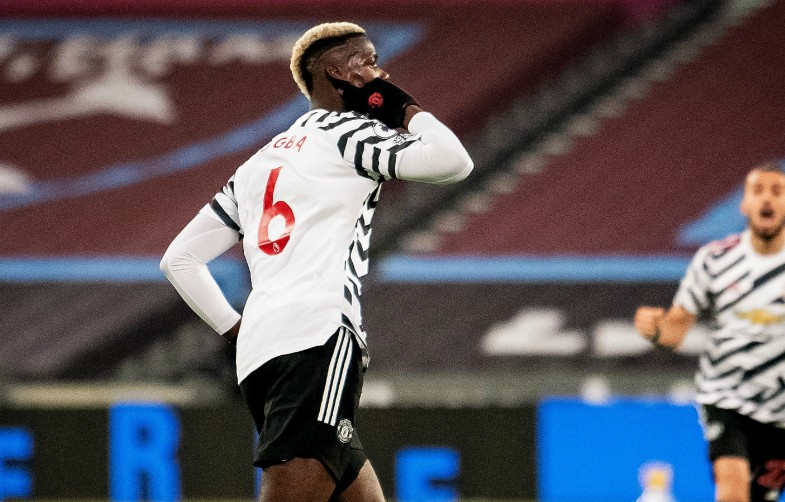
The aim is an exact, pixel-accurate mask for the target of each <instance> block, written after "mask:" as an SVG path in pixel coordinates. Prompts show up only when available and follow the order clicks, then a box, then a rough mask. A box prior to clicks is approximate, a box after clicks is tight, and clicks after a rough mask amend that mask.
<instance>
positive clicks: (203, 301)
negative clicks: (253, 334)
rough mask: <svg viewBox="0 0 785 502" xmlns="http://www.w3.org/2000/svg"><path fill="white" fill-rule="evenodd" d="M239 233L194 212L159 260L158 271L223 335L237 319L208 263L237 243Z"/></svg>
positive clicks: (195, 310)
mask: <svg viewBox="0 0 785 502" xmlns="http://www.w3.org/2000/svg"><path fill="white" fill-rule="evenodd" d="M239 238H240V234H239V232H238V231H237V230H234V229H232V228H229V227H227V226H226V225H224V224H223V223H221V222H220V221H218V220H217V219H214V218H211V217H210V216H207V215H205V214H197V215H196V217H195V218H194V219H193V220H191V222H190V223H188V225H186V227H185V228H184V229H183V230H182V231H181V232H180V233H179V234H178V235H177V237H175V239H174V240H173V241H172V243H171V244H170V245H169V248H168V249H167V250H166V253H164V256H163V258H162V259H161V271H162V272H163V273H164V274H165V275H166V278H167V279H169V281H170V282H171V283H172V285H174V287H175V289H176V290H177V292H178V293H180V296H182V297H183V299H184V300H185V301H186V303H188V305H189V306H190V307H191V308H192V309H193V310H194V312H196V313H197V314H198V315H199V317H201V318H202V319H203V320H204V321H205V322H206V323H207V324H209V325H210V327H212V328H213V329H214V330H215V331H217V332H218V333H220V334H224V333H226V332H227V331H229V329H230V328H231V327H232V326H234V325H235V324H236V323H237V321H239V320H240V314H238V313H237V311H235V310H234V309H233V308H232V306H231V305H229V302H228V301H227V300H226V297H224V295H223V293H222V292H221V289H220V288H219V287H218V283H216V282H215V279H214V278H213V276H212V275H211V274H210V271H209V270H208V268H207V263H208V262H209V261H210V260H213V259H215V258H217V257H218V256H220V255H221V254H223V253H224V252H226V251H227V250H229V249H230V248H231V247H232V246H234V245H235V244H237V241H238V240H239Z"/></svg>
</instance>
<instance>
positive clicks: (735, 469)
mask: <svg viewBox="0 0 785 502" xmlns="http://www.w3.org/2000/svg"><path fill="white" fill-rule="evenodd" d="M713 467H714V483H715V486H716V490H715V493H716V495H715V500H716V501H717V502H750V463H749V462H748V461H747V459H746V458H742V457H719V458H717V460H715V461H714V466H713Z"/></svg>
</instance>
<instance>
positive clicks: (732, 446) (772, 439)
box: [701, 405, 785, 501]
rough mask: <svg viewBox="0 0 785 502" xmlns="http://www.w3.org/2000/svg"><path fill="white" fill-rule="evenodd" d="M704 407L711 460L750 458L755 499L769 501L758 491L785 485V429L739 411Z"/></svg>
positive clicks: (704, 421) (703, 419) (704, 422)
mask: <svg viewBox="0 0 785 502" xmlns="http://www.w3.org/2000/svg"><path fill="white" fill-rule="evenodd" d="M702 408H703V410H702V417H701V421H702V422H703V423H702V425H703V432H704V436H705V437H706V440H707V441H708V443H709V458H710V459H711V461H712V462H714V461H715V460H717V459H718V458H719V457H742V458H746V459H747V460H748V461H749V463H750V470H751V471H752V500H753V501H755V500H768V499H767V498H766V497H764V496H762V495H758V496H756V493H757V494H762V493H768V492H770V491H771V490H775V491H781V490H782V488H783V486H784V485H785V429H782V428H780V427H777V426H776V425H771V424H764V423H761V422H758V421H757V420H753V419H752V418H750V417H748V416H746V415H742V414H740V413H738V412H737V411H735V410H726V409H723V408H717V407H716V406H706V405H704V406H703V407H702ZM768 496H769V497H771V496H773V495H771V494H769V495H768ZM776 500H778V499H776Z"/></svg>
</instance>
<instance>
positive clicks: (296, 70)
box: [289, 22, 365, 99]
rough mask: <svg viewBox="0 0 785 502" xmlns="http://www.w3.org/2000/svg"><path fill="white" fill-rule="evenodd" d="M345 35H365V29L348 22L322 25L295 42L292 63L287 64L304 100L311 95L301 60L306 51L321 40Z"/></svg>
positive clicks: (310, 30)
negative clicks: (303, 95)
mask: <svg viewBox="0 0 785 502" xmlns="http://www.w3.org/2000/svg"><path fill="white" fill-rule="evenodd" d="M347 35H365V29H363V28H362V27H361V26H359V25H356V24H354V23H349V22H337V23H322V24H319V25H317V26H314V27H313V28H311V29H309V30H308V31H306V32H305V33H303V35H302V36H301V37H300V38H299V39H298V40H297V42H295V44H294V47H293V48H292V61H291V63H290V64H289V68H290V69H291V70H292V76H293V77H294V81H295V82H296V83H297V87H299V88H300V91H301V92H302V93H303V94H305V97H306V98H308V99H311V93H310V91H309V90H308V85H307V84H306V81H305V76H304V75H303V58H304V57H305V56H306V54H307V52H308V49H310V48H311V47H313V45H314V44H315V43H316V42H319V41H321V40H327V39H330V38H338V37H345V36H347ZM306 71H307V70H306Z"/></svg>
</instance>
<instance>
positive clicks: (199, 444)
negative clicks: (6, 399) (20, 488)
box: [0, 403, 537, 500]
mask: <svg viewBox="0 0 785 502" xmlns="http://www.w3.org/2000/svg"><path fill="white" fill-rule="evenodd" d="M158 407H159V408H163V409H165V410H169V411H171V414H172V416H174V417H176V422H177V424H178V425H179V441H177V444H176V447H175V448H176V453H175V455H176V464H177V466H178V467H179V474H178V475H179V479H180V487H179V490H181V495H182V497H183V498H184V499H195V498H224V499H225V498H242V499H250V498H252V497H253V494H254V486H255V485H254V483H255V481H254V480H255V471H256V470H255V469H253V468H252V467H251V458H252V454H253V441H254V431H253V425H252V423H251V421H250V419H249V417H248V414H247V412H246V411H245V409H244V408H243V407H242V405H241V404H239V403H234V404H232V405H229V406H213V407H181V408H169V407H163V406H158ZM112 410H113V408H102V409H54V410H51V409H46V410H44V409H14V408H4V409H2V410H0V431H3V430H22V431H25V432H26V433H27V434H28V435H29V436H31V437H32V440H33V445H32V453H31V455H30V456H29V457H27V459H26V460H23V461H19V459H17V460H13V457H12V458H11V459H9V458H6V459H5V461H4V459H3V458H0V467H2V468H3V469H6V471H5V472H12V470H13V469H16V472H17V473H19V472H24V473H27V474H28V475H29V477H30V479H31V481H32V489H31V493H30V495H31V497H29V498H32V499H61V500H62V499H104V500H105V499H106V498H107V495H108V494H109V493H110V481H109V480H110V477H111V476H112V469H113V467H112V466H111V464H112V460H111V459H110V457H111V456H112V455H113V453H112V449H113V446H112V445H111V444H110V442H112V441H115V442H116V435H117V434H118V433H119V434H122V431H117V430H114V431H113V430H111V429H112V426H111V424H110V422H111V419H110V415H111V414H112V413H113V411H112ZM115 427H116V425H115ZM357 428H358V430H359V431H360V434H361V439H362V441H363V444H364V445H365V447H366V450H367V451H368V453H369V456H370V457H371V461H372V462H373V463H374V467H375V469H376V471H377V473H378V475H379V478H380V480H381V482H382V485H383V488H384V490H385V492H386V493H387V494H389V495H393V494H394V493H395V492H396V487H395V485H394V484H395V476H396V473H395V458H396V454H397V453H398V452H400V451H402V450H403V449H405V448H407V447H436V448H448V449H450V450H452V451H455V452H457V453H458V455H459V457H460V469H459V474H458V476H457V477H456V479H455V480H454V481H453V482H452V484H451V485H450V489H453V490H455V491H456V492H457V493H458V494H460V495H461V496H462V497H484V498H493V499H534V498H535V489H536V485H537V483H536V479H535V476H536V474H535V468H536V464H535V444H534V441H535V437H536V434H535V407H534V405H531V406H522V407H518V408H472V409H468V408H463V409H449V408H387V409H376V408H364V409H362V410H361V412H360V415H359V417H358V421H357ZM135 434H137V435H138V436H139V437H140V441H142V442H144V441H145V438H144V437H142V436H144V435H145V434H150V433H149V432H140V431H136V432H135ZM132 440H133V438H132ZM0 454H2V452H0ZM6 457H8V455H7V454H6ZM9 460H10V461H9ZM3 464H5V465H3ZM0 484H1V483H0ZM2 499H3V496H2V494H0V500H2Z"/></svg>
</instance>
